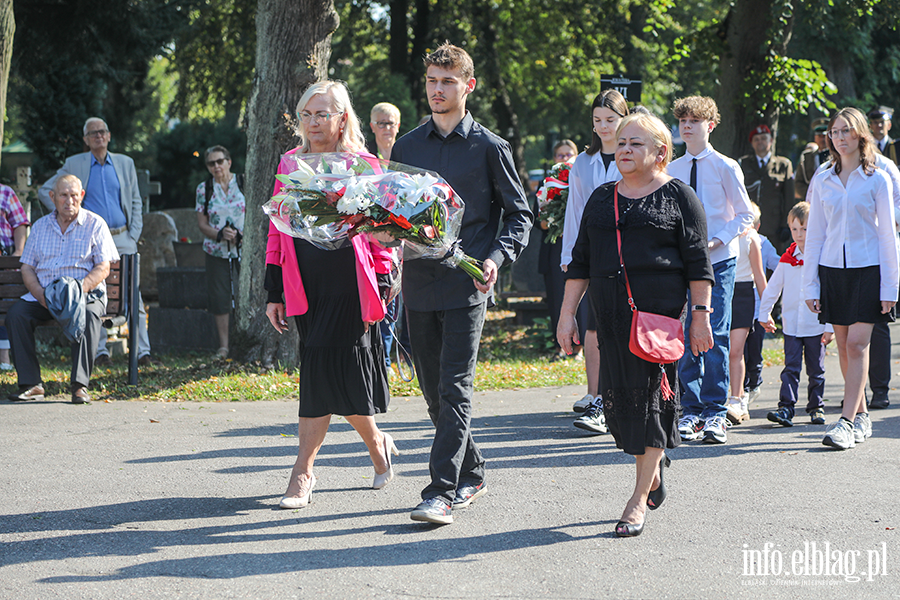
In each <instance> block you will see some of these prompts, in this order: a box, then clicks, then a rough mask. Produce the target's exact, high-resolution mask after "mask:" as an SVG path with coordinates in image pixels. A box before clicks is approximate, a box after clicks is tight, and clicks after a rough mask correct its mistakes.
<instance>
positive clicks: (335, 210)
mask: <svg viewBox="0 0 900 600" xmlns="http://www.w3.org/2000/svg"><path fill="white" fill-rule="evenodd" d="M283 160H288V161H291V162H292V164H291V165H290V166H291V167H292V171H291V172H290V173H288V174H279V175H276V177H277V178H278V180H279V181H280V182H281V183H282V186H283V187H282V188H281V191H280V193H279V194H277V195H275V196H273V197H272V199H271V200H269V201H268V202H266V203H265V204H264V205H263V211H265V213H266V214H267V215H268V216H269V219H271V221H272V223H274V224H275V227H277V228H278V230H279V231H281V232H282V233H285V234H287V235H290V236H293V237H296V238H300V239H303V240H306V241H308V242H310V243H311V244H313V245H315V246H317V247H319V248H322V249H325V250H330V249H335V248H340V247H342V246H343V245H345V244H346V243H347V242H348V240H349V239H350V238H351V237H353V236H354V235H357V234H360V233H378V232H383V233H387V234H389V235H391V236H392V237H394V238H395V239H397V240H402V241H403V258H404V259H405V260H408V259H413V258H433V259H443V260H444V263H445V264H448V265H450V266H454V267H458V268H460V269H462V270H463V271H465V272H466V273H467V274H468V275H469V276H471V277H472V278H474V279H477V280H478V281H481V282H484V273H483V272H482V270H481V268H480V267H479V265H480V261H477V260H475V259H473V258H471V257H469V256H466V255H465V254H464V253H463V251H462V250H461V249H460V247H459V240H458V238H459V229H460V226H461V225H462V216H463V210H464V205H463V202H462V199H461V198H460V197H459V196H457V195H456V192H454V191H453V188H451V187H450V186H449V185H448V184H447V182H446V181H444V180H443V179H441V178H440V177H439V176H438V175H436V174H434V173H432V172H430V171H425V170H423V169H417V168H415V167H410V166H408V165H403V164H400V163H392V162H389V161H386V160H381V159H376V158H374V157H371V156H369V157H362V156H358V155H355V154H351V153H345V152H329V153H321V154H293V155H289V156H285V157H284V158H283Z"/></svg>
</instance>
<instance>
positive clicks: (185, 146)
mask: <svg viewBox="0 0 900 600" xmlns="http://www.w3.org/2000/svg"><path fill="white" fill-rule="evenodd" d="M217 145H218V146H225V147H226V148H227V149H228V152H229V153H230V154H231V160H232V164H231V171H232V173H243V172H244V162H245V160H246V156H247V136H246V135H245V134H244V132H243V131H241V130H240V129H238V128H237V127H234V125H232V124H231V123H229V122H226V121H225V120H222V121H219V122H216V123H213V122H212V121H207V120H202V119H201V120H197V121H191V122H185V123H179V124H178V125H176V126H175V127H174V128H172V129H171V130H170V131H165V132H161V133H159V134H157V136H156V137H155V138H154V140H153V146H154V147H155V148H156V170H155V171H154V173H153V178H154V180H156V181H159V182H160V183H162V195H160V196H155V197H153V199H152V202H153V205H152V207H151V208H152V209H154V210H157V209H163V208H193V207H194V205H195V202H196V190H197V185H198V184H200V182H201V181H205V180H206V179H207V178H208V177H209V176H210V175H209V171H208V170H207V168H206V165H205V164H204V163H203V155H204V152H205V151H206V149H207V148H209V147H211V146H217Z"/></svg>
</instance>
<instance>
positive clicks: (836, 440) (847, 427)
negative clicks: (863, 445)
mask: <svg viewBox="0 0 900 600" xmlns="http://www.w3.org/2000/svg"><path fill="white" fill-rule="evenodd" d="M853 438H854V435H853V423H851V422H850V421H848V420H847V419H844V418H840V419H838V420H837V422H836V423H833V424H832V425H830V426H829V427H828V429H826V430H825V437H824V438H822V443H823V444H824V445H826V446H831V447H832V448H837V449H838V450H847V449H848V448H854V447H855V446H856V441H855V440H854V439H853Z"/></svg>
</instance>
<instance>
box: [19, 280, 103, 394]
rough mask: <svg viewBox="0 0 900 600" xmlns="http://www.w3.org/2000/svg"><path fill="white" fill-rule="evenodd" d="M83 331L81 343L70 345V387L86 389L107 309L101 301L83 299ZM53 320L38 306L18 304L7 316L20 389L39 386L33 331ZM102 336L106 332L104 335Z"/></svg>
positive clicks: (27, 303) (38, 369)
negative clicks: (84, 322)
mask: <svg viewBox="0 0 900 600" xmlns="http://www.w3.org/2000/svg"><path fill="white" fill-rule="evenodd" d="M86 298H87V300H88V302H87V305H86V306H85V308H86V311H85V316H86V317H87V318H86V321H87V323H86V327H85V331H84V337H83V338H82V340H81V343H78V344H72V375H71V383H72V385H73V386H74V385H76V384H77V385H79V386H84V387H87V385H88V383H90V379H91V371H92V370H93V368H94V354H96V353H97V342H98V341H99V340H100V334H101V332H103V327H102V324H101V321H100V319H101V317H102V316H103V313H105V312H106V306H105V305H104V303H103V302H102V301H101V300H100V299H96V298H91V297H90V296H86ZM51 320H53V315H51V314H50V311H49V310H47V309H46V308H44V307H43V306H41V305H40V303H38V302H29V301H26V300H19V301H18V302H16V303H15V304H13V305H12V308H10V309H9V312H8V313H7V314H6V329H7V331H8V332H9V349H10V353H11V354H12V359H13V363H15V365H16V375H18V378H19V385H20V386H27V387H31V386H35V385H38V384H39V383H41V365H40V363H39V362H38V357H37V352H36V350H35V343H34V330H35V328H36V327H37V326H38V325H40V324H41V323H42V322H43V321H51ZM104 333H105V332H104Z"/></svg>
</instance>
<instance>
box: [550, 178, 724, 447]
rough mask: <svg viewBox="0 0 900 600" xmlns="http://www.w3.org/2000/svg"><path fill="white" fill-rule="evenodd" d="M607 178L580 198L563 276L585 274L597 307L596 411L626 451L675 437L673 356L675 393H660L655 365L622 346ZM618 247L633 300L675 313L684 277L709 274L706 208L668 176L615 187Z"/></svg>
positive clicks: (624, 322) (622, 300)
mask: <svg viewBox="0 0 900 600" xmlns="http://www.w3.org/2000/svg"><path fill="white" fill-rule="evenodd" d="M614 187H615V184H614V183H607V184H604V185H602V186H600V187H599V188H597V189H596V190H595V191H594V193H593V194H592V195H591V198H590V199H589V200H588V203H587V205H586V206H585V210H584V217H583V218H582V221H581V229H580V232H579V235H578V241H577V242H576V244H575V247H574V249H573V251H572V262H571V264H570V265H569V270H568V272H567V274H566V277H567V279H590V286H589V289H588V294H589V297H590V301H591V304H592V305H593V307H594V311H595V312H596V314H597V338H598V341H599V343H600V381H601V388H602V389H601V395H602V396H603V411H604V414H605V415H606V423H607V425H608V426H609V431H610V433H612V435H613V437H614V438H615V440H616V446H617V447H618V448H621V449H622V450H624V451H625V452H627V453H628V454H644V448H645V447H652V448H674V447H676V446H678V444H679V441H680V437H679V435H678V430H677V417H678V414H677V413H678V407H679V397H680V391H679V389H678V384H677V381H678V372H677V371H678V369H677V363H671V364H668V365H665V372H666V375H667V377H668V380H669V384H670V386H671V387H672V389H673V391H675V397H674V398H671V399H665V398H664V397H663V395H662V392H661V389H660V384H661V381H662V371H661V369H660V366H659V365H658V364H655V363H651V362H647V361H644V360H642V359H640V358H638V357H636V356H635V355H634V354H632V353H631V351H630V350H629V348H628V341H629V336H630V331H631V309H630V307H629V306H628V296H627V293H626V291H625V280H624V278H623V276H622V274H621V273H620V268H619V253H618V248H617V243H616V230H615V224H616V221H615V211H614V206H613V189H614ZM619 227H620V228H621V230H622V255H623V257H624V262H625V267H626V269H627V270H628V277H629V281H630V283H631V290H632V293H633V294H634V301H635V304H636V305H637V307H638V308H639V309H641V310H643V311H647V312H652V313H657V314H662V315H666V316H668V317H673V318H679V317H681V316H682V313H683V311H684V306H685V302H686V299H687V290H688V286H689V282H690V281H695V280H701V279H705V280H708V281H710V282H712V281H714V277H713V270H712V265H711V264H710V262H709V252H708V250H707V241H706V240H707V234H706V214H705V213H704V211H703V206H702V204H700V200H699V199H698V198H697V195H696V194H695V193H694V191H693V190H692V189H691V188H690V187H689V186H687V185H685V184H684V183H682V182H680V181H678V180H675V179H673V180H671V181H669V182H668V183H666V184H664V185H663V186H661V187H660V188H659V189H658V190H656V191H655V192H653V193H651V194H649V195H648V196H646V197H644V198H639V199H631V198H625V197H623V196H622V195H621V194H620V195H619Z"/></svg>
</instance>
